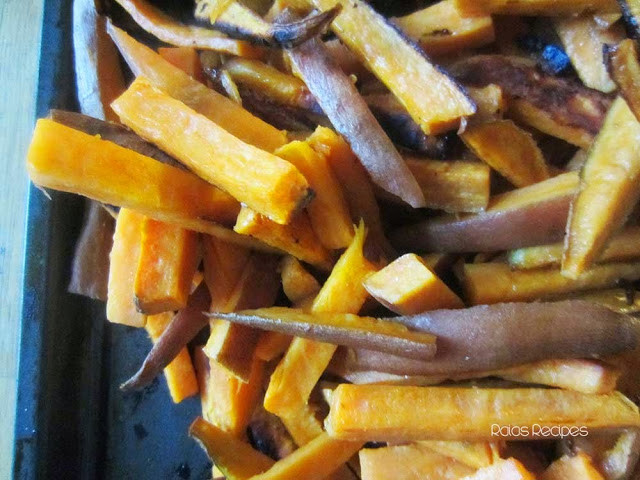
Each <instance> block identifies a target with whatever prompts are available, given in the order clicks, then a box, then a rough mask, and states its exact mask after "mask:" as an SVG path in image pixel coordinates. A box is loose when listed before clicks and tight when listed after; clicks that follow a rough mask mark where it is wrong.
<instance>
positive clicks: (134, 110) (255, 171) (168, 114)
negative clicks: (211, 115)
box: [112, 78, 310, 224]
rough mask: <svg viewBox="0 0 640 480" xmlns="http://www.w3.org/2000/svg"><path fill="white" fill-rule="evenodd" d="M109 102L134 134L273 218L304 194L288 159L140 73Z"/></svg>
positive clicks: (285, 218) (290, 212)
mask: <svg viewBox="0 0 640 480" xmlns="http://www.w3.org/2000/svg"><path fill="white" fill-rule="evenodd" d="M112 108H113V109H114V110H115V111H116V112H117V113H118V115H119V116H120V118H121V120H122V121H123V122H124V123H125V124H126V125H128V126H129V127H131V128H132V129H133V130H134V131H135V132H136V133H138V134H139V135H140V136H142V137H143V138H146V139H147V140H149V141H152V142H153V143H155V144H156V145H158V146H159V147H161V148H162V149H163V150H165V151H167V152H168V153H170V154H172V155H173V156H174V157H176V158H177V159H178V160H180V161H181V162H183V163H184V164H185V165H187V167H189V168H190V169H192V170H193V171H194V172H196V174H197V175H199V176H200V177H202V178H204V179H205V180H207V181H208V182H210V183H212V184H214V185H217V186H218V187H220V188H222V189H223V190H226V191H228V192H229V193H231V194H232V195H233V196H234V197H236V198H237V199H238V200H240V201H241V202H243V203H245V204H246V205H248V206H249V207H251V208H254V209H255V210H256V211H258V212H260V213H262V214H263V215H266V216H267V217H269V218H270V219H271V220H273V221H275V222H277V223H281V224H286V223H288V222H290V221H291V219H292V218H293V216H294V215H295V214H296V213H297V212H298V210H299V209H300V208H302V207H304V206H305V205H306V203H307V202H308V200H309V196H310V191H309V185H308V183H307V181H306V180H305V178H304V177H303V176H302V175H301V174H300V172H299V171H298V170H297V169H296V168H295V167H293V166H292V165H291V164H290V163H287V162H286V161H284V160H282V159H280V158H278V157H276V156H275V155H273V154H270V153H268V152H266V151H264V150H260V149H258V148H256V147H253V146H251V145H249V144H247V143H244V142H243V141H241V140H240V139H238V138H237V137H234V136H233V135H231V134H230V133H228V132H227V131H226V130H224V129H223V128H221V127H219V126H218V125H216V124H215V123H213V122H212V121H210V120H209V119H207V118H206V117H205V116H203V115H200V114H198V113H197V112H195V111H194V110H192V109H190V108H189V107H188V106H186V105H185V104H183V103H182V102H180V101H178V100H175V99H173V98H171V97H169V96H168V95H167V94H165V93H163V92H162V91H160V90H158V89H157V88H155V87H154V86H152V85H151V83H149V82H148V81H147V80H145V79H143V78H138V79H136V80H135V81H134V82H133V84H131V86H130V87H129V89H128V90H127V91H126V92H125V93H124V94H123V95H121V96H120V97H119V98H118V99H117V100H116V101H115V102H113V103H112ZM159 112H163V113H164V116H163V115H160V113H159ZM167 120H169V121H167ZM177 122H181V123H177ZM194 129H195V130H197V131H198V135H192V134H191V132H192V131H193V130H194Z"/></svg>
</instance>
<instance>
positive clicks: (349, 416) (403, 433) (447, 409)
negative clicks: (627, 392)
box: [325, 384, 640, 442]
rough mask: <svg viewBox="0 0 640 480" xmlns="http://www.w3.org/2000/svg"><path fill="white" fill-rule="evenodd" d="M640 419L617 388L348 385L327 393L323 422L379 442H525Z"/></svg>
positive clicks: (331, 429) (345, 434)
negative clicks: (594, 392) (606, 390)
mask: <svg viewBox="0 0 640 480" xmlns="http://www.w3.org/2000/svg"><path fill="white" fill-rule="evenodd" d="M461 418H462V419H465V422H464V424H461V423H460V419H461ZM638 425H640V415H639V414H638V407H636V406H635V405H634V404H633V402H631V401H630V400H629V399H627V398H626V397H625V396H623V395H622V394H620V393H617V392H616V393H610V394H606V395H585V394H582V393H577V392H571V391H567V390H549V389H540V388H514V389H500V388H465V387H462V388H461V387H405V386H385V385H348V384H342V385H339V386H338V388H336V389H335V391H334V392H333V395H332V396H331V410H330V412H329V416H328V417H327V419H326V420H325V427H326V429H327V432H328V433H329V435H331V436H332V437H335V438H341V439H350V440H361V441H382V442H410V441H415V440H429V439H443V440H484V439H486V440H494V441H495V440H496V438H497V437H500V438H501V439H503V440H508V439H514V438H515V439H517V440H523V439H525V438H528V439H533V438H540V437H541V436H560V428H561V427H565V428H572V427H573V428H574V429H575V430H574V431H575V432H576V433H575V434H576V435H577V432H578V431H579V427H586V428H588V429H589V430H596V429H611V428H625V427H637V426H638ZM504 426H507V428H504ZM499 427H503V428H499ZM508 427H520V429H519V430H516V429H512V428H508ZM525 427H527V430H528V431H523V430H524V429H525Z"/></svg>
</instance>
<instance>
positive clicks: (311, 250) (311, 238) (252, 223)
mask: <svg viewBox="0 0 640 480" xmlns="http://www.w3.org/2000/svg"><path fill="white" fill-rule="evenodd" d="M233 229H234V230H235V231H236V232H237V233H241V234H242V235H250V236H252V237H254V238H257V239H259V240H261V241H262V242H264V243H266V244H267V245H270V246H272V247H274V248H277V249H278V250H280V251H283V252H287V253H289V254H290V255H293V256H294V257H296V258H297V259H299V260H302V261H303V262H307V263H310V264H311V265H314V266H316V267H319V268H322V269H324V270H328V269H329V268H330V265H331V254H330V253H329V251H328V250H327V249H326V248H324V247H323V246H322V245H321V244H320V241H319V240H318V237H317V236H316V234H315V233H314V231H313V229H312V228H311V223H310V221H309V217H307V215H306V214H305V213H301V214H299V215H297V216H296V217H295V218H294V219H293V220H292V221H291V223H289V225H280V224H279V223H276V222H273V221H271V220H269V219H268V218H267V217H265V216H263V215H260V214H259V213H257V212H255V211H253V210H251V209H250V208H247V207H242V209H241V210H240V213H239V214H238V219H237V221H236V225H235V227H233Z"/></svg>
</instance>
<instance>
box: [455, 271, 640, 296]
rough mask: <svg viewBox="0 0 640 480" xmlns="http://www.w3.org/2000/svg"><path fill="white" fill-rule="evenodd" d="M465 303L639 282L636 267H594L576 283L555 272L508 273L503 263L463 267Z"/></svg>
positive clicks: (577, 279)
mask: <svg viewBox="0 0 640 480" xmlns="http://www.w3.org/2000/svg"><path fill="white" fill-rule="evenodd" d="M461 277H462V283H463V285H464V290H465V300H466V301H467V302H469V304H471V305H482V304H491V303H499V302H527V301H533V300H537V299H540V298H545V297H547V298H548V297H554V296H560V295H563V294H567V293H572V292H580V291H583V290H597V289H599V288H606V287H611V286H614V285H616V283H617V282H618V281H619V280H637V279H640V263H638V262H634V263H605V264H601V265H595V266H593V267H591V268H590V269H589V270H587V271H586V272H584V273H583V274H582V275H580V276H579V277H578V278H576V279H570V278H567V277H566V276H564V275H562V273H560V270H559V269H554V268H550V269H536V270H511V267H510V266H509V265H507V264H504V263H479V264H465V265H464V267H463V270H462V274H461Z"/></svg>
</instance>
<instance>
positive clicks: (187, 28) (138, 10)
mask: <svg viewBox="0 0 640 480" xmlns="http://www.w3.org/2000/svg"><path fill="white" fill-rule="evenodd" d="M117 2H118V3H119V4H120V6H121V7H122V8H124V9H125V10H126V11H127V13H129V15H131V17H132V18H133V19H134V20H135V22H136V23H137V24H138V25H140V26H141V27H142V28H143V29H145V30H146V31H147V32H149V33H150V34H151V35H153V36H155V37H157V38H158V39H159V40H162V41H163V42H166V43H168V44H170V45H175V46H178V47H195V48H199V49H208V50H214V51H216V52H220V53H228V54H231V55H238V56H241V57H250V58H256V57H261V56H262V55H263V51H262V50H261V49H260V48H257V47H254V46H253V45H251V44H249V43H246V42H243V41H241V40H234V39H230V38H227V37H225V36H224V35H222V34H220V33H218V32H215V31H213V30H210V29H208V28H203V27H197V26H192V25H185V24H182V23H179V22H177V21H176V20H174V19H173V18H171V17H170V16H169V15H166V14H165V13H163V12H161V11H160V10H158V9H157V8H156V7H154V6H153V5H151V4H150V3H148V2H146V1H145V0H117Z"/></svg>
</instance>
